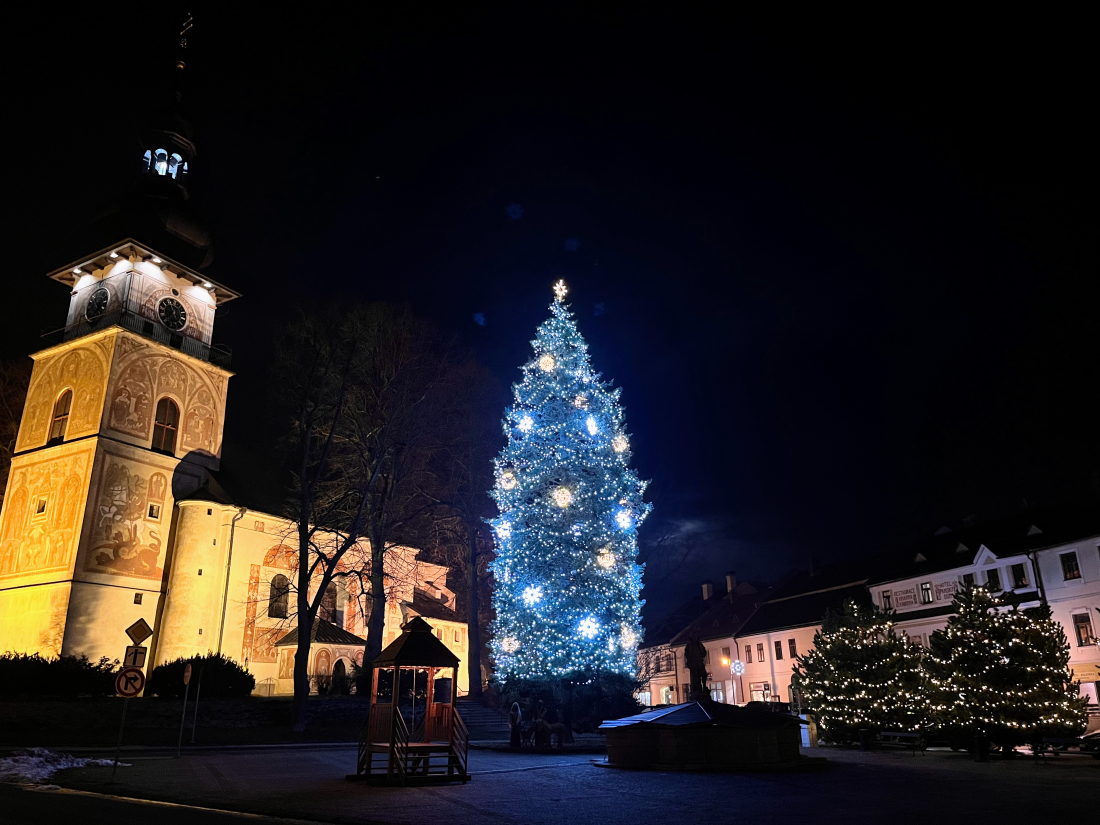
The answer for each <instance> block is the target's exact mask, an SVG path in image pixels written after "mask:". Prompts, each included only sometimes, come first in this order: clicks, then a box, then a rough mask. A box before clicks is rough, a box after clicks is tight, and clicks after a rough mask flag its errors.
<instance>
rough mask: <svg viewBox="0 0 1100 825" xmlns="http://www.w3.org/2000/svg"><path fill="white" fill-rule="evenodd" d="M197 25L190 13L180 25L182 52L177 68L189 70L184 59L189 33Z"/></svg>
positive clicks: (177, 61) (177, 60)
mask: <svg viewBox="0 0 1100 825" xmlns="http://www.w3.org/2000/svg"><path fill="white" fill-rule="evenodd" d="M194 25H195V18H193V17H192V16H191V14H190V13H187V14H186V15H185V19H184V21H183V22H182V23H181V24H180V51H179V57H177V58H176V68H177V69H179V70H181V71H182V70H183V69H186V68H187V64H186V63H185V62H184V60H183V57H184V55H185V54H187V33H188V32H189V31H191V29H192V27H193V26H194Z"/></svg>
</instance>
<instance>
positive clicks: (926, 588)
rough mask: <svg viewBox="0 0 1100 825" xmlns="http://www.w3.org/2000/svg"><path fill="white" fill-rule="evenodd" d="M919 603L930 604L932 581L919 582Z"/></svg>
mask: <svg viewBox="0 0 1100 825" xmlns="http://www.w3.org/2000/svg"><path fill="white" fill-rule="evenodd" d="M920 603H921V604H932V582H921V583H920Z"/></svg>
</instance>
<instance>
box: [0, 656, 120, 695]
mask: <svg viewBox="0 0 1100 825" xmlns="http://www.w3.org/2000/svg"><path fill="white" fill-rule="evenodd" d="M117 668H118V659H115V660H114V661H111V660H110V659H108V658H107V657H106V656H104V657H103V658H101V659H100V660H99V661H98V662H94V663H93V662H90V661H88V657H87V656H81V657H80V658H77V657H76V656H62V657H61V658H59V659H47V658H44V657H42V656H39V655H38V654H37V653H32V654H29V655H28V654H24V653H8V654H5V655H3V656H0V696H108V695H111V694H113V693H114V692H115V674H116V670H117Z"/></svg>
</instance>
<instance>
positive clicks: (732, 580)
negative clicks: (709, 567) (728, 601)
mask: <svg viewBox="0 0 1100 825" xmlns="http://www.w3.org/2000/svg"><path fill="white" fill-rule="evenodd" d="M735 587H737V574H736V573H734V572H733V571H732V570H731V571H729V572H728V573H726V592H727V593H732V592H733V589H734V588H735Z"/></svg>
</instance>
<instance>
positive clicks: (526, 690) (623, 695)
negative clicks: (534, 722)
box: [500, 673, 642, 732]
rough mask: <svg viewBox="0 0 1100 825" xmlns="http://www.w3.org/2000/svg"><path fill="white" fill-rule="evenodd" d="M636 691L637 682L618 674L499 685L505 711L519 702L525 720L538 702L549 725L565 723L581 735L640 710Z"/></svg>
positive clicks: (552, 678)
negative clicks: (606, 722)
mask: <svg viewBox="0 0 1100 825" xmlns="http://www.w3.org/2000/svg"><path fill="white" fill-rule="evenodd" d="M637 689H638V683H637V682H636V681H634V680H633V679H631V678H630V677H629V676H624V675H622V674H619V673H575V674H573V676H572V677H568V678H556V677H540V678H535V679H509V680H507V681H506V682H504V683H503V684H502V685H501V686H500V699H501V707H502V708H504V709H505V710H507V709H508V708H510V707H511V706H512V703H513V702H519V705H520V707H521V708H522V709H523V716H524V719H528V720H530V719H532V718H533V716H534V711H535V708H536V706H537V705H538V702H539V700H541V701H542V703H543V706H544V707H545V708H546V719H547V721H548V722H565V723H567V724H569V725H570V726H571V727H572V729H573V730H575V731H578V732H583V731H592V730H595V729H596V728H598V727H599V726H600V725H601V724H602V723H603V722H604V721H605V720H607V719H620V718H622V717H623V716H629V715H630V714H632V713H637V712H638V711H640V710H641V709H642V708H641V705H639V704H638V702H637V701H636V700H635V699H634V692H635V691H636V690H637Z"/></svg>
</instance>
